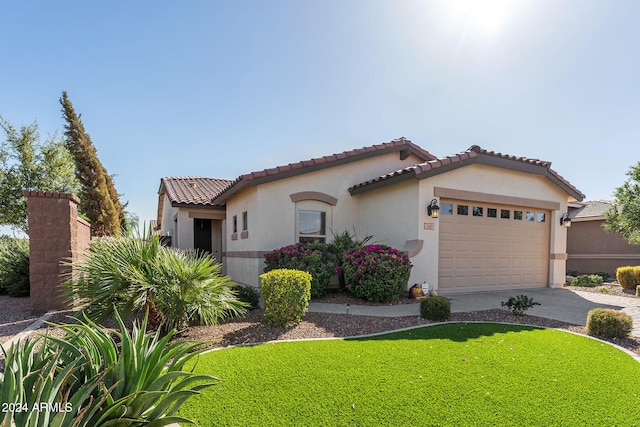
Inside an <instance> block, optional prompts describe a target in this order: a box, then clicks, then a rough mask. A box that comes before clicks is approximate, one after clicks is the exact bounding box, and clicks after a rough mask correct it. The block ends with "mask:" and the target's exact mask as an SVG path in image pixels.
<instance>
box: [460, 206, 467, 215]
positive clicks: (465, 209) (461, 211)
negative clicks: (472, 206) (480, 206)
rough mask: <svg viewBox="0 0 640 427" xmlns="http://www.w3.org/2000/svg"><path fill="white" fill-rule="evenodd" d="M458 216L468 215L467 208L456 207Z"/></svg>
mask: <svg viewBox="0 0 640 427" xmlns="http://www.w3.org/2000/svg"><path fill="white" fill-rule="evenodd" d="M458 215H469V206H466V205H458Z"/></svg>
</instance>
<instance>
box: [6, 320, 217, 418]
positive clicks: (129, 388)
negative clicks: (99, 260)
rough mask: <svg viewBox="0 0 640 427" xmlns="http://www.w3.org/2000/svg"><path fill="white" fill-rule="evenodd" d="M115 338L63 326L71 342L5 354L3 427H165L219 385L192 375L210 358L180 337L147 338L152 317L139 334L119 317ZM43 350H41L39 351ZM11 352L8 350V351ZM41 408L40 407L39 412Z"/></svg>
mask: <svg viewBox="0 0 640 427" xmlns="http://www.w3.org/2000/svg"><path fill="white" fill-rule="evenodd" d="M116 319H117V321H118V326H119V331H118V332H116V333H115V337H114V336H112V335H111V334H109V333H108V332H107V331H106V330H104V329H101V328H100V327H99V326H98V325H96V324H95V323H93V322H91V321H90V320H89V319H87V318H85V319H84V320H82V321H79V322H78V323H77V324H70V325H57V326H58V327H60V328H61V329H62V330H63V331H64V332H65V333H66V335H65V336H64V337H63V338H52V337H44V338H41V339H40V340H26V341H25V342H24V343H23V345H20V344H17V345H14V346H12V347H10V348H9V350H8V351H7V352H6V353H5V357H6V366H5V372H4V373H2V374H0V399H2V402H7V403H11V405H10V406H8V407H9V408H11V411H3V412H2V413H0V426H2V427H10V426H13V425H15V426H16V427H20V426H34V427H39V426H42V427H44V426H47V427H50V426H58V427H67V426H69V427H70V426H74V427H94V426H107V425H109V426H122V427H125V426H148V427H151V426H164V425H168V424H171V423H193V422H192V421H190V420H188V419H185V418H183V417H178V416H175V413H176V412H177V410H178V409H179V407H180V406H181V405H182V403H184V401H185V400H187V399H188V398H189V397H191V396H194V395H197V394H199V391H200V390H202V389H204V388H207V387H210V386H212V385H214V384H216V383H217V382H219V379H217V378H215V377H212V376H209V375H195V374H192V373H190V372H186V371H184V368H185V365H187V364H188V363H190V362H191V361H192V360H193V358H195V357H197V356H198V355H199V354H200V353H201V352H202V351H204V350H195V348H196V347H197V346H200V345H201V344H202V343H200V342H187V341H174V342H171V343H170V341H171V339H172V338H173V333H174V332H173V331H171V332H169V333H168V334H167V335H166V336H164V337H161V336H160V334H159V332H155V333H152V334H147V333H146V332H145V329H146V327H147V325H146V322H147V319H146V317H145V318H144V319H143V321H142V322H141V323H140V324H139V325H138V324H137V323H135V322H134V326H133V329H132V331H131V332H129V331H128V330H127V328H126V327H125V325H124V323H123V321H122V319H121V318H120V316H118V315H117V314H116ZM36 343H39V344H40V347H39V349H37V350H36ZM3 352H4V350H3ZM34 405H35V406H34Z"/></svg>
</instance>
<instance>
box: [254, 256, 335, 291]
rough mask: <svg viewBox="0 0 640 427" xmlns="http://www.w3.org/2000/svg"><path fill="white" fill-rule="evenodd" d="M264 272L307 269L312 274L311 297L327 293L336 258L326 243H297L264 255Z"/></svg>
mask: <svg viewBox="0 0 640 427" xmlns="http://www.w3.org/2000/svg"><path fill="white" fill-rule="evenodd" d="M264 259H265V268H264V272H265V273H268V272H269V271H272V270H276V269H289V270H300V271H306V272H307V273H309V274H311V277H312V279H311V297H312V298H317V297H321V296H322V295H325V294H326V293H327V290H328V288H329V281H330V279H331V274H332V273H333V269H334V266H335V265H336V258H335V256H333V254H332V253H331V251H330V250H329V245H327V244H326V243H296V244H295V245H289V246H284V247H282V248H279V249H275V250H273V251H271V252H269V253H266V254H265V255H264Z"/></svg>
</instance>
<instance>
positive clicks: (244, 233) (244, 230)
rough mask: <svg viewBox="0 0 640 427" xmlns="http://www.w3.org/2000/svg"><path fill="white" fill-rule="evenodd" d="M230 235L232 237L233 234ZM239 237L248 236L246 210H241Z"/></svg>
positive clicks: (245, 237)
mask: <svg viewBox="0 0 640 427" xmlns="http://www.w3.org/2000/svg"><path fill="white" fill-rule="evenodd" d="M231 237H232V238H233V235H232V236H231ZM240 238H241V239H247V238H249V214H248V213H247V211H244V212H242V233H240Z"/></svg>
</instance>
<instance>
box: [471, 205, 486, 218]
mask: <svg viewBox="0 0 640 427" xmlns="http://www.w3.org/2000/svg"><path fill="white" fill-rule="evenodd" d="M473 216H484V209H483V208H481V207H480V206H474V207H473Z"/></svg>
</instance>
